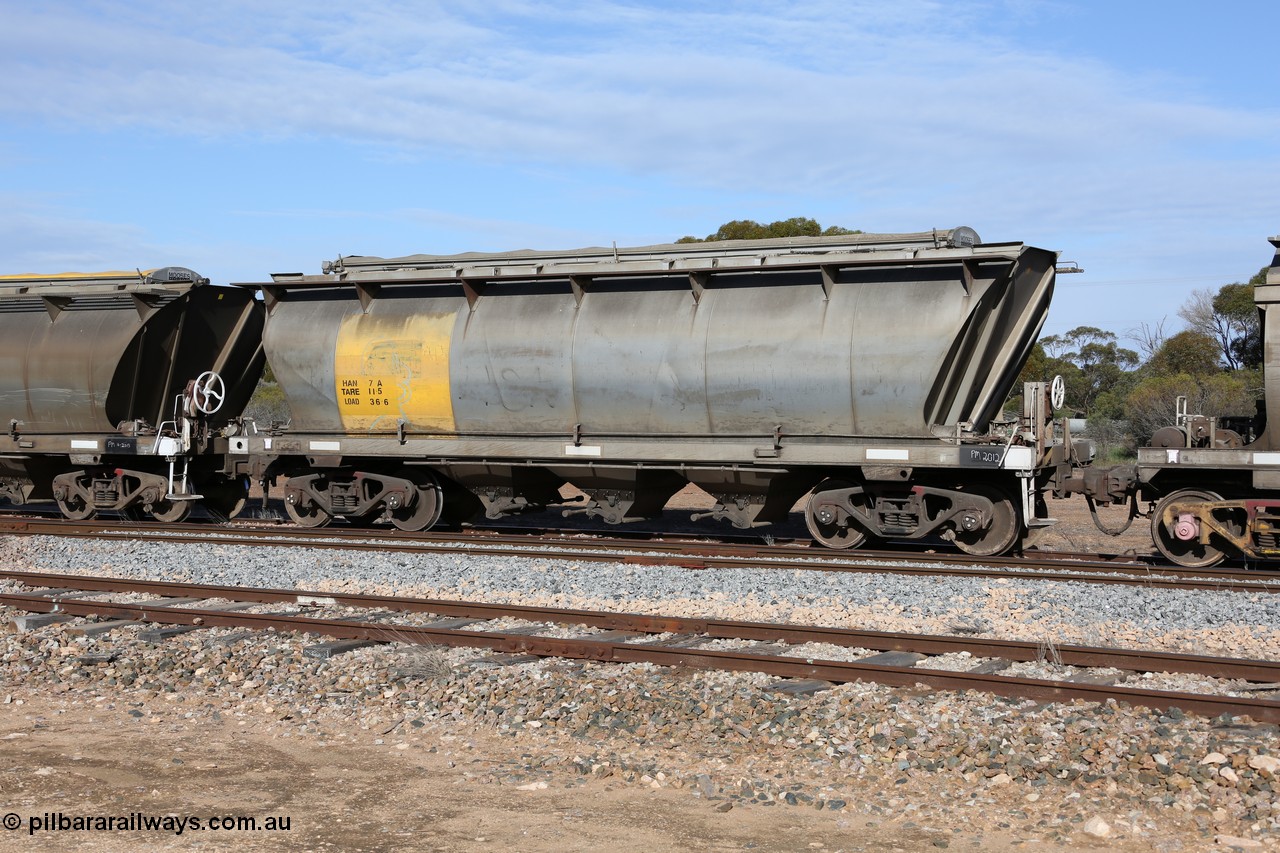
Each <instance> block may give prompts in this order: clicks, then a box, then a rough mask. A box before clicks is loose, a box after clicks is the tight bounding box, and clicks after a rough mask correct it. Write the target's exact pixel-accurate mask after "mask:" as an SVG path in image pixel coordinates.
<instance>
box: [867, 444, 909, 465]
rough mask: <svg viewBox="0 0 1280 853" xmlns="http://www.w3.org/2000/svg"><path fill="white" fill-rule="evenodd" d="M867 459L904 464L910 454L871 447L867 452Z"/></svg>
mask: <svg viewBox="0 0 1280 853" xmlns="http://www.w3.org/2000/svg"><path fill="white" fill-rule="evenodd" d="M867 458H868V459H881V460H887V461H891V462H906V461H907V460H908V459H910V458H911V454H910V453H909V452H908V451H906V450H880V449H878V448H875V447H872V448H868V450H867Z"/></svg>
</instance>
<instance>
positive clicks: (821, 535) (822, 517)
mask: <svg viewBox="0 0 1280 853" xmlns="http://www.w3.org/2000/svg"><path fill="white" fill-rule="evenodd" d="M852 488H854V486H853V485H852V484H850V483H846V482H845V481H843V480H825V481H823V482H822V483H820V484H819V485H818V487H817V488H816V489H814V490H813V497H811V498H809V502H808V503H807V504H805V508H804V523H805V526H806V527H808V528H809V533H810V534H811V535H812V536H813V538H814V539H815V540H817V541H818V542H820V543H822V544H823V545H825V546H827V547H828V548H834V549H836V550H840V551H842V550H845V549H848V548H857V547H858V546H859V545H861V544H863V543H864V542H866V541H867V539H868V537H869V536H870V533H869V532H868V531H867V529H866V528H864V527H863V526H862V525H860V524H858V522H857V521H856V520H855V519H854V518H853V516H851V515H849V513H848V512H847V511H846V510H844V509H841V508H840V507H839V506H838V505H837V504H838V503H842V502H843V501H842V500H841V499H840V498H836V497H835V496H825V493H827V492H840V491H844V490H847V489H852ZM870 500H871V498H870V497H869V496H868V495H867V494H866V493H865V492H864V493H862V494H855V495H852V496H850V497H849V501H850V502H852V503H853V504H854V505H855V506H856V507H857V508H859V509H865V508H866V507H867V505H868V502H869V501H870Z"/></svg>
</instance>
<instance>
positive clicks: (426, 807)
mask: <svg viewBox="0 0 1280 853" xmlns="http://www.w3.org/2000/svg"><path fill="white" fill-rule="evenodd" d="M68 699H69V697H66V696H64V697H59V698H56V699H54V698H35V699H31V698H28V699H27V700H25V701H23V702H22V704H17V703H14V702H11V703H9V704H5V705H3V706H0V812H3V813H5V815H6V816H5V818H4V820H5V830H7V831H0V849H6V850H18V849H24V850H25V849H40V850H72V849H77V850H85V849H87V850H103V851H114V850H133V849H137V847H138V845H139V844H140V843H141V844H146V845H147V847H148V848H149V849H157V850H170V849H191V848H199V849H205V850H224V849H227V850H229V849H233V848H235V849H241V848H244V847H246V846H248V847H250V848H251V849H255V850H316V851H322V850H343V851H347V850H351V851H360V850H369V851H372V850H433V851H454V850H459V851H472V850H503V851H508V850H511V851H529V853H551V851H565V850H599V849H608V850H613V851H619V852H620V853H626V851H637V853H640V851H643V853H653V851H666V850H744V849H751V850H758V851H796V850H847V851H917V850H926V849H930V850H931V849H939V848H943V847H949V848H951V849H957V850H979V849H980V850H984V851H1012V850H1024V849H1027V845H1024V844H1023V843H1022V842H1021V841H1019V840H1018V839H1017V838H1016V837H1015V836H1012V835H1007V834H982V835H976V834H974V833H973V832H972V830H968V831H966V832H961V833H954V834H951V835H950V836H947V835H946V834H945V833H946V832H947V830H946V828H938V827H931V828H930V829H932V831H926V830H925V829H924V828H921V827H918V826H915V825H906V824H905V822H899V821H896V820H892V819H891V820H885V819H884V818H882V817H880V816H876V817H877V818H878V819H874V820H873V819H871V818H870V817H868V816H866V815H863V814H860V813H858V812H857V811H856V810H855V809H853V808H848V809H845V810H843V811H840V812H831V811H818V810H816V809H814V808H812V807H793V806H785V805H779V806H776V807H773V808H765V807H752V808H737V809H732V810H729V811H724V812H721V811H717V809H716V806H717V805H719V804H718V803H715V802H712V801H707V800H703V799H700V798H698V797H697V796H695V795H694V794H693V792H691V791H689V790H673V789H652V788H646V787H644V786H642V785H637V784H635V783H630V784H623V783H619V782H616V781H615V782H611V781H610V780H608V779H596V778H590V777H584V778H577V777H567V778H565V779H562V780H560V781H556V782H552V783H551V784H550V785H549V786H548V787H546V788H537V787H536V786H534V788H533V789H532V790H522V789H521V788H520V787H519V786H512V785H506V784H501V783H496V782H495V781H494V778H495V777H497V776H500V775H501V772H502V768H503V765H504V763H507V762H515V761H518V760H519V759H520V756H519V755H518V754H517V753H516V752H513V751H512V745H511V744H510V743H503V742H500V741H499V740H498V739H497V738H495V737H493V736H492V735H490V736H487V737H486V736H485V735H484V734H483V733H476V732H464V733H459V735H458V736H450V735H443V736H442V735H441V734H440V733H420V732H413V731H410V732H406V733H403V734H401V733H399V732H395V733H390V734H384V733H379V732H373V731H359V730H357V731H333V732H320V733H317V734H315V735H313V736H304V737H301V738H299V737H297V736H296V735H295V736H293V737H288V736H284V735H283V734H282V732H281V730H280V729H279V728H277V727H274V726H273V725H272V722H273V721H272V720H270V719H267V718H255V717H243V718H240V717H237V718H230V717H218V716H217V715H214V716H213V718H212V719H210V718H209V717H207V716H206V715H205V714H203V713H201V714H197V715H195V717H188V716H185V714H186V713H188V712H187V709H186V707H185V706H183V705H182V704H180V703H175V702H165V701H164V700H161V699H158V700H156V702H155V704H153V705H152V706H151V707H148V708H145V709H144V710H142V711H139V710H137V709H136V708H130V707H126V706H125V705H124V704H123V703H114V704H113V703H112V702H111V701H103V702H100V703H97V706H96V707H92V705H93V703H89V706H88V707H86V705H85V704H82V703H78V702H74V701H68ZM157 706H158V707H157ZM135 714H139V715H140V716H135ZM516 749H517V750H518V749H519V747H516ZM526 787H528V786H526ZM852 805H854V804H851V806H852ZM135 813H140V814H141V815H145V816H148V817H150V818H153V819H154V818H164V817H165V816H169V817H170V819H171V820H174V821H176V820H178V819H181V818H199V819H200V820H201V821H202V823H206V824H207V822H208V819H209V818H211V817H215V816H218V817H221V816H227V815H231V816H236V817H253V818H255V819H256V820H257V821H259V823H260V824H262V823H263V822H265V821H266V820H267V819H269V818H275V819H276V820H277V821H282V820H283V819H285V818H287V819H288V821H289V828H288V830H287V831H280V830H277V831H267V830H264V829H261V828H259V829H258V830H256V831H251V830H226V829H219V830H214V829H209V828H202V829H200V830H196V829H194V828H192V827H190V826H188V828H186V829H184V830H183V831H182V833H181V834H177V832H176V831H175V830H174V829H167V830H166V829H152V830H145V829H140V830H128V829H126V830H124V831H106V830H102V831H74V830H64V831H45V830H38V831H36V832H35V834H34V835H31V834H29V831H30V830H29V825H30V818H31V817H35V818H37V819H38V820H40V821H43V822H44V823H45V824H52V823H55V822H56V821H57V819H58V817H57V816H58V815H59V814H61V815H62V816H64V819H72V818H74V817H77V816H91V817H102V816H108V815H114V816H118V817H119V818H121V819H125V818H127V817H128V816H129V815H133V814H135ZM10 815H17V816H18V818H19V819H20V821H21V823H20V825H19V828H18V829H9V828H8V827H9V821H10V820H11V819H12V818H11V817H10ZM137 819H138V818H134V820H137ZM1030 843H1031V844H1034V843H1035V842H1034V841H1033V842H1030ZM1096 846H1097V848H1098V849H1103V848H1105V849H1108V850H1115V851H1127V850H1139V849H1149V848H1148V847H1145V846H1131V845H1130V844H1129V843H1125V842H1117V841H1115V840H1112V841H1110V842H1104V841H1098V842H1097V845H1096ZM1077 849H1079V848H1077Z"/></svg>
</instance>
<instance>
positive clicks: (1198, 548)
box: [1151, 489, 1240, 569]
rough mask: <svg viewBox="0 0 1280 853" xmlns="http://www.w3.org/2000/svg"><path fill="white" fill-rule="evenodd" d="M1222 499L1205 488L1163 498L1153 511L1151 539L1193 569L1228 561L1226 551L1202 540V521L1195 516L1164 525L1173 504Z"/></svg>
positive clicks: (1166, 552)
mask: <svg viewBox="0 0 1280 853" xmlns="http://www.w3.org/2000/svg"><path fill="white" fill-rule="evenodd" d="M1220 500H1222V496H1221V495H1218V494H1216V493H1214V492H1207V491H1203V490H1201V489H1181V490H1179V491H1176V492H1173V493H1171V494H1168V495H1165V496H1164V497H1163V498H1161V499H1160V502H1159V503H1157V504H1156V508H1155V512H1153V513H1151V538H1152V540H1153V541H1154V542H1155V543H1156V548H1157V550H1159V551H1160V553H1161V554H1163V555H1164V556H1165V557H1167V558H1168V559H1169V560H1170V561H1171V562H1174V563H1177V564H1178V565H1179V566H1186V567H1187V568H1191V569H1207V568H1209V567H1210V566H1216V565H1218V563H1221V562H1222V561H1223V560H1225V559H1226V558H1227V552H1226V550H1224V549H1222V548H1219V547H1217V546H1216V545H1213V544H1207V543H1206V544H1202V543H1201V542H1200V522H1199V520H1197V519H1196V518H1195V517H1194V516H1192V515H1190V514H1187V515H1185V516H1182V517H1179V516H1176V515H1175V516H1174V518H1173V524H1172V526H1171V528H1170V527H1166V526H1165V525H1164V515H1165V511H1166V510H1167V509H1168V508H1169V507H1170V506H1171V505H1173V504H1178V503H1202V502H1209V501H1220ZM1237 532H1240V531H1237ZM1214 538H1215V539H1216V537H1214Z"/></svg>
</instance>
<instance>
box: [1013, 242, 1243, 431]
mask: <svg viewBox="0 0 1280 853" xmlns="http://www.w3.org/2000/svg"><path fill="white" fill-rule="evenodd" d="M1266 280H1267V267H1263V268H1262V269H1261V270H1259V271H1258V273H1257V275H1255V276H1253V277H1252V278H1251V279H1249V280H1248V281H1247V282H1233V283H1231V284H1224V285H1223V286H1222V287H1220V288H1218V289H1217V290H1216V291H1215V290H1214V289H1212V288H1205V289H1202V290H1197V291H1194V292H1193V293H1192V294H1191V296H1190V298H1188V299H1187V301H1186V303H1185V304H1184V305H1183V306H1182V307H1181V308H1179V309H1178V317H1179V318H1181V319H1182V321H1183V323H1184V324H1185V326H1186V328H1184V329H1183V330H1182V331H1180V332H1177V333H1175V334H1171V335H1169V334H1166V333H1165V328H1164V327H1165V321H1164V320H1161V321H1160V322H1158V323H1155V324H1154V325H1153V324H1148V323H1143V324H1141V325H1140V326H1138V327H1137V328H1136V329H1129V330H1127V331H1126V338H1128V339H1129V340H1131V341H1133V342H1135V348H1133V349H1131V348H1128V347H1124V346H1121V345H1120V339H1119V338H1118V337H1117V335H1116V334H1115V333H1114V332H1110V331H1106V330H1103V329H1099V328H1096V327H1094V326H1078V327H1076V328H1074V329H1072V330H1071V331H1069V332H1066V333H1065V334H1062V335H1048V336H1046V337H1043V338H1041V339H1040V340H1039V342H1038V343H1036V345H1035V347H1034V348H1033V350H1032V353H1031V357H1030V358H1029V359H1028V360H1027V364H1026V366H1025V367H1024V368H1023V371H1022V375H1021V376H1020V377H1019V382H1018V384H1017V386H1016V388H1017V391H1018V393H1021V388H1022V382H1023V381H1033V380H1037V379H1044V378H1046V377H1049V376H1053V375H1055V374H1056V375H1061V376H1062V378H1063V379H1064V380H1065V382H1066V386H1067V396H1066V408H1067V409H1068V410H1070V411H1069V413H1074V414H1076V415H1078V416H1080V417H1084V418H1088V420H1089V428H1090V432H1091V433H1093V435H1094V437H1095V438H1096V439H1098V441H1099V443H1101V444H1103V445H1110V446H1112V447H1114V446H1117V445H1119V446H1124V445H1127V446H1129V447H1131V448H1132V447H1136V446H1140V445H1142V444H1145V443H1146V442H1147V440H1148V439H1150V438H1151V436H1152V434H1153V433H1154V432H1155V431H1156V430H1157V429H1159V428H1160V427H1162V426H1168V425H1170V424H1172V423H1173V420H1174V415H1175V412H1174V406H1175V402H1174V401H1175V400H1176V399H1177V398H1178V397H1179V396H1185V397H1186V398H1187V408H1188V410H1189V411H1191V412H1192V413H1203V414H1207V415H1220V416H1229V415H1243V416H1248V415H1253V414H1254V413H1255V411H1256V403H1255V401H1256V400H1257V399H1259V398H1260V397H1261V396H1262V357H1263V353H1262V330H1261V328H1260V326H1259V323H1258V310H1257V308H1255V307H1254V303H1253V289H1254V287H1256V286H1257V285H1260V284H1264V283H1265V282H1266Z"/></svg>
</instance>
